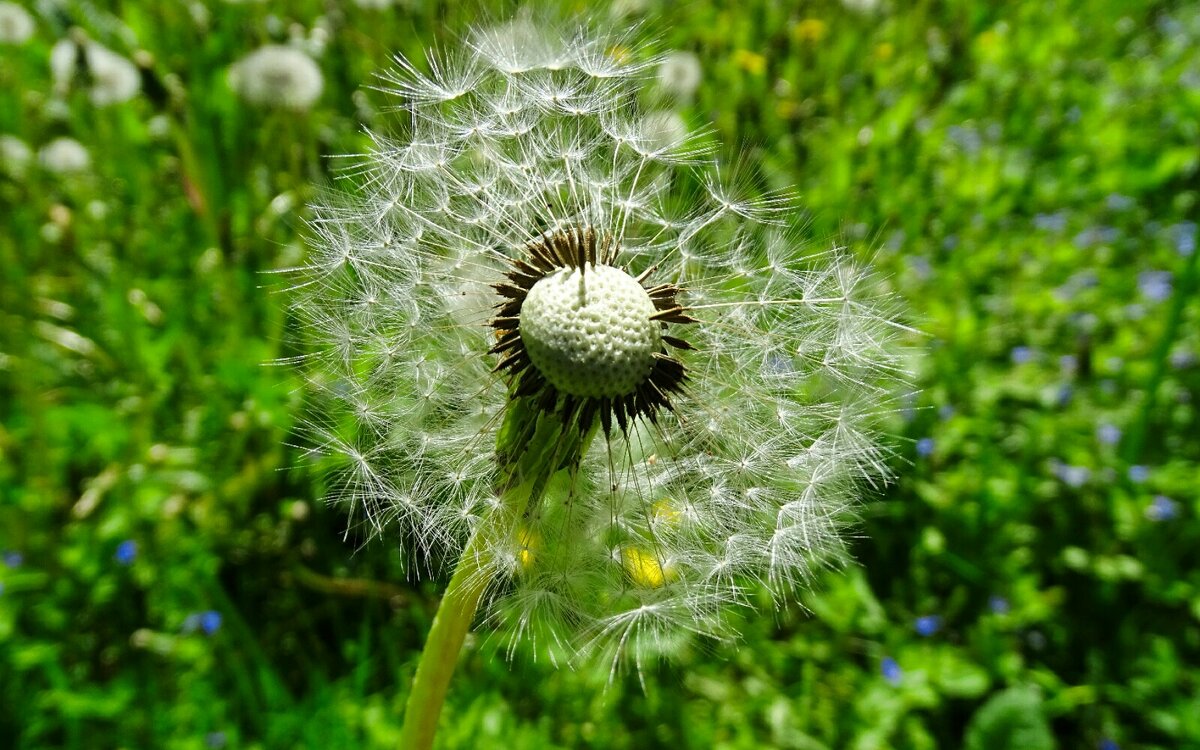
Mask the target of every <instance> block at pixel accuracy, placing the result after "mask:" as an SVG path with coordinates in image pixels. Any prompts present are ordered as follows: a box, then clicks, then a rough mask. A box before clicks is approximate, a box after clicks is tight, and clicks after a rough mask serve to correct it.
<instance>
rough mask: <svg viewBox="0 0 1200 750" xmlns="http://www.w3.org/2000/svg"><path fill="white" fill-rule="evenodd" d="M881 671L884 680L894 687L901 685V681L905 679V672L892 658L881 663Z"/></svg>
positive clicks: (886, 658)
mask: <svg viewBox="0 0 1200 750" xmlns="http://www.w3.org/2000/svg"><path fill="white" fill-rule="evenodd" d="M879 671H880V672H881V673H882V674H883V679H885V680H887V681H888V682H890V683H892V684H893V685H899V684H900V680H901V679H902V678H903V677H904V672H903V670H901V669H900V665H899V664H897V663H896V660H895V659H893V658H892V657H890V656H885V657H883V661H881V662H880V663H879Z"/></svg>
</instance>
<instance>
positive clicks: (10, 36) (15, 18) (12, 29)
mask: <svg viewBox="0 0 1200 750" xmlns="http://www.w3.org/2000/svg"><path fill="white" fill-rule="evenodd" d="M34 28H35V27H34V23H33V16H31V15H29V11H27V10H25V9H24V8H22V7H21V6H20V5H17V4H16V3H10V2H0V44H24V43H25V42H28V41H29V39H30V37H32V36H33V32H34Z"/></svg>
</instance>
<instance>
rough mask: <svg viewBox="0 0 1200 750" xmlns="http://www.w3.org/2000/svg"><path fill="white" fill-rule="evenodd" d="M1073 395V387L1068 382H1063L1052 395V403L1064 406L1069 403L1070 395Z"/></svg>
mask: <svg viewBox="0 0 1200 750" xmlns="http://www.w3.org/2000/svg"><path fill="white" fill-rule="evenodd" d="M1074 395H1075V389H1074V388H1072V387H1071V384H1070V383H1063V384H1062V385H1060V386H1059V387H1058V393H1056V394H1055V395H1054V403H1056V404H1058V406H1059V407H1064V406H1066V405H1067V404H1069V403H1071V397H1072V396H1074Z"/></svg>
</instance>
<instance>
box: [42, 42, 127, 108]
mask: <svg viewBox="0 0 1200 750" xmlns="http://www.w3.org/2000/svg"><path fill="white" fill-rule="evenodd" d="M81 72H82V75H81ZM50 74H51V76H52V77H53V78H54V85H55V88H56V89H57V90H58V91H60V92H66V91H68V90H70V88H71V86H72V85H73V84H74V83H75V81H76V80H77V77H82V79H83V80H84V81H85V82H86V86H87V92H88V98H89V99H90V100H91V102H92V104H94V105H96V106H97V107H106V106H109V105H112V104H120V103H121V102H127V101H129V100H130V99H132V98H133V97H135V96H137V93H138V92H139V91H140V90H141V88H142V76H141V73H140V72H139V71H138V68H137V66H136V65H134V64H133V62H132V61H130V60H128V59H126V58H124V57H122V56H121V55H118V54H117V53H116V52H113V51H112V50H110V49H108V48H107V47H104V46H103V45H100V44H97V43H96V42H93V41H91V40H90V39H87V38H85V37H83V36H82V35H81V34H74V35H72V37H71V38H68V39H60V40H59V41H58V42H57V43H55V45H54V47H53V49H51V50H50Z"/></svg>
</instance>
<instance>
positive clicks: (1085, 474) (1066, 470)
mask: <svg viewBox="0 0 1200 750" xmlns="http://www.w3.org/2000/svg"><path fill="white" fill-rule="evenodd" d="M1051 471H1052V472H1053V473H1054V476H1056V477H1058V478H1059V480H1060V481H1062V483H1063V484H1066V485H1067V486H1069V487H1082V486H1083V485H1085V484H1087V482H1088V480H1089V479H1091V478H1092V470H1091V469H1089V468H1088V467H1086V466H1071V465H1069V464H1064V463H1062V462H1061V461H1054V462H1052V463H1051Z"/></svg>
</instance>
